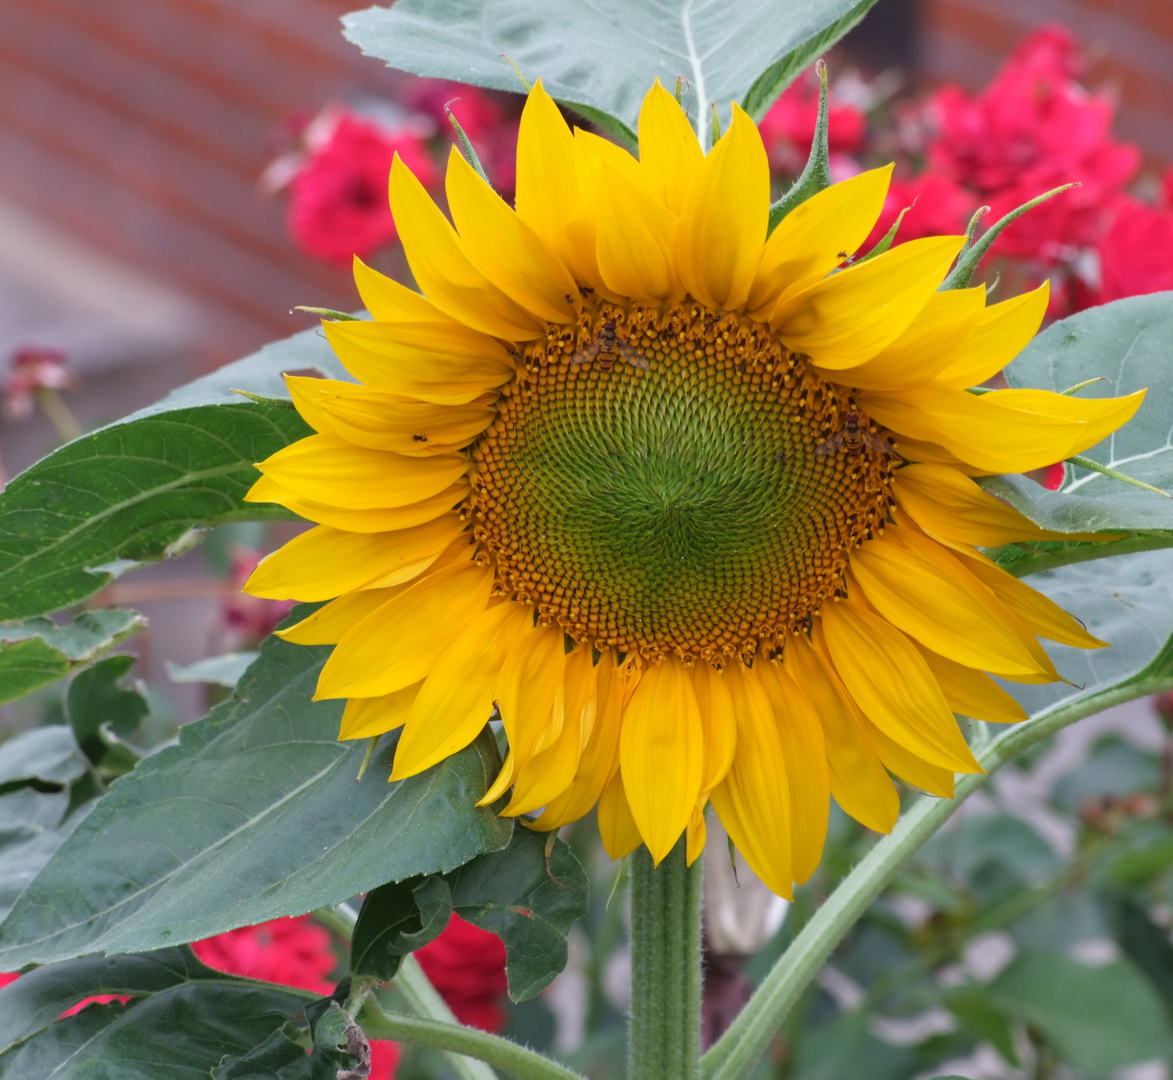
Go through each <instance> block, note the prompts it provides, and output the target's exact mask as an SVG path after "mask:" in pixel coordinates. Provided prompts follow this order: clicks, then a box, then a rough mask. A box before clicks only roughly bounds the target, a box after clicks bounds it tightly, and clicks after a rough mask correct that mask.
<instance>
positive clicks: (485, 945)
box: [415, 914, 508, 1031]
mask: <svg viewBox="0 0 1173 1080" xmlns="http://www.w3.org/2000/svg"><path fill="white" fill-rule="evenodd" d="M415 957H416V959H417V960H418V961H419V963H420V967H422V968H423V969H424V974H425V975H427V977H428V978H429V979H430V980H431V982H432V985H433V986H435V988H436V989H437V990H438V991H439V992H440V996H441V997H442V998H443V999H444V1000H445V1001H446V1002H448V1007H449V1008H450V1009H451V1010H452V1011H453V1013H455V1014H456V1019H457V1020H459V1021H460V1022H461V1023H462V1024H467V1025H468V1026H469V1027H477V1028H480V1029H481V1030H483V1031H500V1030H501V1029H502V1028H503V1027H504V1026H505V1009H504V1007H503V999H504V996H505V993H506V990H507V988H508V983H507V981H506V978H505V946H504V945H503V944H502V943H501V939H500V938H499V937H497V935H496V934H490V933H489V932H488V931H487V930H482V929H480V927H478V926H473V924H472V923H470V922H466V921H465V920H464V919H462V918H461V917H460V916H459V915H455V914H454V915H453V916H452V918H451V919H450V920H449V921H448V926H447V927H446V928H445V930H444V932H443V933H442V934H441V935H440V936H439V937H438V938H436V940H435V941H432V942H430V943H429V944H427V945H425V946H424V947H423V948H422V949H420V950H418V951H417V952H416V954H415Z"/></svg>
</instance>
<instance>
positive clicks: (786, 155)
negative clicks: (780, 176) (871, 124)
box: [758, 71, 867, 173]
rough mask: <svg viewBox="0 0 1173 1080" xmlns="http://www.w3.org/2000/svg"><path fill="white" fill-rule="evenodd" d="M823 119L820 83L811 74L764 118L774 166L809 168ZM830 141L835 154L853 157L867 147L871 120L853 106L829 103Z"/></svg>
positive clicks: (793, 169) (764, 132)
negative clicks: (811, 151) (808, 159)
mask: <svg viewBox="0 0 1173 1080" xmlns="http://www.w3.org/2000/svg"><path fill="white" fill-rule="evenodd" d="M818 118H819V80H818V78H817V77H815V76H814V72H813V71H811V72H810V73H808V74H807V75H805V76H803V77H800V78H798V79H796V80H795V81H794V82H792V83H791V84H790V85H789V86H788V87H787V88H786V89H785V90H784V91H783V93H782V96H781V97H780V98H779V99H778V100H777V101H775V102H774V104H773V105H772V106H771V107H770V111H769V112H768V113H766V115H765V116H763V117H762V120H761V123H759V124H758V130H759V131H760V132H761V133H762V141H763V142H764V143H765V144H766V151H767V153H768V154H769V155H770V163H771V164H772V165H773V166H774V168H775V169H777V170H779V171H780V172H784V173H799V172H801V171H802V169H803V167H804V166H805V165H806V160H807V155H808V154H809V153H810V146H811V140H812V139H813V138H814V135H815V124H816V123H817V121H818ZM827 123H828V128H827V141H828V147H829V149H830V151H831V153H832V154H853V153H855V152H856V151H857V150H859V149H860V147H861V146H862V145H863V141H864V136H865V135H866V134H867V117H866V116H865V115H864V114H863V112H861V111H860V110H859V109H857V108H855V107H854V106H852V105H838V104H836V103H835V102H834V100H832V101H830V102H829V103H828V111H827Z"/></svg>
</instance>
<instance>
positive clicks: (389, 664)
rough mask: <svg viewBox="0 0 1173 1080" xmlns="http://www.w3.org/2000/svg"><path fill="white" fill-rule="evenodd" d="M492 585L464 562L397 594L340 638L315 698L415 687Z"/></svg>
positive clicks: (481, 608)
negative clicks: (459, 566) (456, 567)
mask: <svg viewBox="0 0 1173 1080" xmlns="http://www.w3.org/2000/svg"><path fill="white" fill-rule="evenodd" d="M492 583H493V575H492V573H491V572H490V571H488V570H485V569H482V568H481V567H479V566H475V565H466V566H463V567H462V568H460V569H458V570H455V571H453V570H449V571H448V572H447V573H443V572H442V573H438V574H431V575H429V576H428V577H426V578H424V579H423V580H422V581H420V582H418V583H417V584H415V585H412V586H411V588H409V589H404V590H401V591H398V592H396V593H395V595H394V596H392V597H391V598H390V599H389V600H387V601H386V602H385V603H384V604H383V605H382V606H381V607H378V608H376V609H375V610H374V611H372V612H371V613H370V614H368V615H366V616H365V617H364V618H362V619H361V620H359V621H358V622H356V623H354V625H352V626H351V628H350V629H349V630H348V631H347V632H346V633H345V634H344V635H343V636H342V638H341V639H340V640H339V642H338V645H337V647H336V648H335V649H334V652H333V653H332V654H331V655H330V659H329V660H327V661H326V666H325V667H324V668H323V669H322V674H321V675H320V676H318V690H317V694H316V695H315V697H316V698H318V699H321V698H338V697H378V696H379V695H381V694H391V693H394V692H395V691H397V690H402V689H403V688H404V687H407V686H413V685H415V683H417V682H419V681H420V680H421V679H423V678H424V677H425V676H426V675H427V674H428V672H430V671H431V670H432V667H433V666H434V665H435V663H436V660H437V659H438V658H439V656H440V655H441V653H443V652H444V650H445V648H447V646H448V643H449V642H450V641H452V639H453V638H454V637H456V635H457V634H458V633H460V631H461V630H462V629H463V628H464V627H465V626H466V625H467V624H468V622H469V620H470V619H472V618H474V617H475V616H477V615H479V614H480V613H481V612H482V611H484V610H485V605H486V604H487V603H488V602H489V590H490V588H491V586H492Z"/></svg>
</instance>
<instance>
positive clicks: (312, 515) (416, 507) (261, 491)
mask: <svg viewBox="0 0 1173 1080" xmlns="http://www.w3.org/2000/svg"><path fill="white" fill-rule="evenodd" d="M470 490H471V488H470V487H469V484H468V482H467V481H466V480H461V481H460V482H459V483H456V484H453V485H452V486H451V487H450V488H447V489H445V490H444V491H442V492H440V494H439V495H433V496H432V497H431V498H430V499H423V500H421V501H420V502H415V503H412V504H411V505H410V506H395V507H382V508H376V509H372V510H351V509H348V508H346V507H339V506H327V505H326V504H325V503H319V502H314V500H313V499H304V498H302V497H301V496H300V495H295V494H294V493H293V492H292V491H287V490H286V489H285V488H283V487H282V486H281V485H280V484H278V483H276V482H274V481H273V480H270V479H269V478H268V477H267V476H262V477H261V478H260V480H258V481H257V482H256V483H255V484H254V485H253V486H252V488H251V489H250V490H249V493H248V494H247V495H246V496H245V497H244V498H245V502H261V503H264V502H271V503H279V504H280V505H281V506H284V507H286V508H287V509H289V510H292V511H293V512H294V513H295V514H300V515H301V516H302V517H303V518H305V519H306V520H307V521H313V522H315V523H317V524H319V525H330V526H331V527H333V528H335V529H343V530H345V531H346V532H365V533H375V532H391V531H393V530H395V529H410V528H411V527H412V526H413V525H422V524H423V523H424V522H425V521H434V520H435V519H436V518H438V517H442V516H443V515H444V514H447V513H449V512H450V511H451V510H452V509H453V508H454V507H455V506H456V505H457V503H459V502H460V501H461V500H462V499H464V498H465V497H466V496H467V495H468V493H469V491H470Z"/></svg>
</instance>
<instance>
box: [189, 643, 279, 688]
mask: <svg viewBox="0 0 1173 1080" xmlns="http://www.w3.org/2000/svg"><path fill="white" fill-rule="evenodd" d="M259 655H260V653H257V652H230V653H222V654H221V655H220V656H209V657H207V659H205V660H197V661H196V662H195V663H194V664H174V663H172V662H171V661H170V660H168V661H167V677H168V678H169V679H170V680H171V681H172V682H177V683H215V684H216V685H217V686H228V687H233V686H235V685H236V684H237V683H238V682H240V680H241V677H242V676H243V675H244V673H245V672H246V671H248V669H249V666H250V665H251V664H252V662H253V661H254V660H255V659H256V658H257V657H258V656H259Z"/></svg>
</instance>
